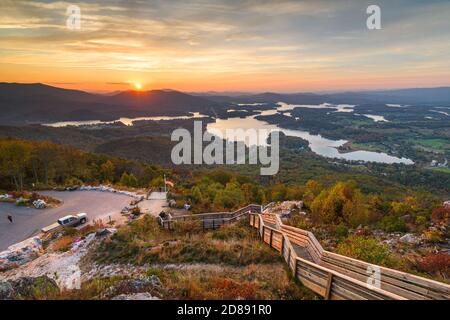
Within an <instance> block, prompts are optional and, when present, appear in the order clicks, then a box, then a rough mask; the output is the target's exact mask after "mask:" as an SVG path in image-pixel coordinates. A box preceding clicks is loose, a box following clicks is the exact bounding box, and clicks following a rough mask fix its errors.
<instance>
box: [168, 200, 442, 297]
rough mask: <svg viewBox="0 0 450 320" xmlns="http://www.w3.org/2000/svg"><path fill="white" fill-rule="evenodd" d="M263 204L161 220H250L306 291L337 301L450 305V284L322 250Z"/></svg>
mask: <svg viewBox="0 0 450 320" xmlns="http://www.w3.org/2000/svg"><path fill="white" fill-rule="evenodd" d="M263 212H264V208H262V207H261V206H260V205H248V206H246V207H244V208H241V209H239V210H236V211H234V212H217V213H205V214H198V215H189V216H179V217H170V216H169V217H167V218H166V219H162V218H159V221H160V224H161V226H163V227H164V228H167V229H171V226H172V225H173V224H174V223H177V222H178V221H187V220H192V219H197V220H199V221H201V222H200V223H201V224H202V225H203V228H204V229H216V228H219V227H220V226H222V225H224V224H227V223H232V222H234V221H237V220H240V219H248V221H249V224H250V226H251V227H253V228H255V229H257V232H258V235H259V237H260V238H261V240H262V241H263V242H265V243H267V244H268V245H269V246H270V247H271V248H273V249H274V250H276V251H278V252H279V253H280V254H281V255H282V256H283V258H284V260H285V261H286V263H287V264H288V266H289V268H290V270H291V271H292V273H293V275H294V276H295V277H296V278H297V279H298V280H299V281H300V282H302V283H303V285H305V286H306V287H308V288H309V289H311V290H312V291H314V292H315V293H317V294H318V295H320V296H322V297H324V298H325V299H336V300H409V299H412V300H450V285H448V284H445V283H441V282H438V281H434V280H430V279H426V278H423V277H418V276H415V275H412V274H409V273H405V272H401V271H398V270H394V269H389V268H385V267H382V266H377V265H372V264H370V263H367V262H364V261H361V260H356V259H353V258H349V257H346V256H342V255H339V254H336V253H333V252H329V251H326V250H324V249H323V248H322V246H321V245H320V243H319V241H318V240H317V239H316V237H315V236H314V234H312V233H311V232H309V231H306V230H302V229H299V228H295V227H291V226H288V225H285V224H283V222H282V221H281V219H280V217H279V216H278V215H274V214H266V213H263Z"/></svg>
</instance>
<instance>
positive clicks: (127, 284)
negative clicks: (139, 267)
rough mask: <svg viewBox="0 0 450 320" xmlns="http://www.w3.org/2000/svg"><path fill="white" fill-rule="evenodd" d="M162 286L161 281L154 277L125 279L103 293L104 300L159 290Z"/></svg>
mask: <svg viewBox="0 0 450 320" xmlns="http://www.w3.org/2000/svg"><path fill="white" fill-rule="evenodd" d="M161 286H162V284H161V281H160V280H159V278H158V277H157V276H156V275H152V276H150V277H148V278H143V279H127V280H122V281H119V282H117V283H116V284H115V285H114V286H112V287H110V288H108V289H107V290H106V291H105V292H103V294H102V296H103V297H105V298H108V297H115V296H118V295H119V294H120V295H128V294H131V293H141V292H146V291H149V290H152V289H159V288H160V287H161Z"/></svg>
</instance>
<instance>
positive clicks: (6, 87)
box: [0, 83, 221, 124]
mask: <svg viewBox="0 0 450 320" xmlns="http://www.w3.org/2000/svg"><path fill="white" fill-rule="evenodd" d="M211 108H221V105H220V104H219V103H217V102H214V101H211V100H208V99H206V98H203V97H198V96H191V95H188V94H185V93H182V92H178V91H171V90H152V91H142V92H141V91H124V92H120V93H117V94H114V95H110V96H105V95H100V94H92V93H87V92H84V91H79V90H69V89H62V88H57V87H53V86H48V85H45V84H41V83H33V84H21V83H0V123H1V124H27V123H45V122H54V121H70V120H72V121H76V120H105V121H106V120H114V119H117V118H119V117H123V116H129V117H138V116H153V115H186V114H188V113H189V112H195V111H197V112H210V109H211Z"/></svg>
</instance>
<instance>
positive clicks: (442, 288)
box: [324, 251, 450, 298]
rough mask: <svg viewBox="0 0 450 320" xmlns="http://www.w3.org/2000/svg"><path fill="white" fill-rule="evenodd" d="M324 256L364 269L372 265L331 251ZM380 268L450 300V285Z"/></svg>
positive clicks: (325, 252) (397, 277) (394, 276)
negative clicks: (442, 294)
mask: <svg viewBox="0 0 450 320" xmlns="http://www.w3.org/2000/svg"><path fill="white" fill-rule="evenodd" d="M324 255H325V256H328V257H331V258H335V259H337V260H341V261H343V262H346V263H349V264H352V265H355V266H359V267H362V268H367V266H369V265H370V264H369V263H367V262H363V261H360V260H357V259H353V258H350V257H346V256H342V255H339V254H337V253H333V252H329V251H324ZM379 267H380V270H381V272H382V274H385V275H389V276H390V277H392V278H396V279H399V280H404V281H408V282H410V283H414V284H417V285H420V286H423V287H426V288H428V289H432V290H435V291H438V292H442V293H444V294H446V295H449V298H450V285H448V284H445V283H441V282H438V281H434V280H431V279H426V278H423V277H419V276H415V275H412V274H409V273H405V272H402V271H398V270H394V269H390V268H386V267H381V266H379Z"/></svg>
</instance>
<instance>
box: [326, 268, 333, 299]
mask: <svg viewBox="0 0 450 320" xmlns="http://www.w3.org/2000/svg"><path fill="white" fill-rule="evenodd" d="M332 283H333V274H332V273H331V272H330V273H329V274H328V279H327V290H326V291H325V297H324V298H325V300H329V299H330V295H331V284H332Z"/></svg>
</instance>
